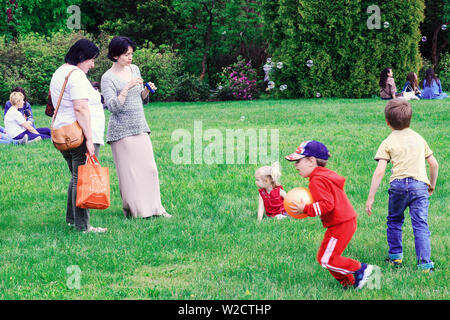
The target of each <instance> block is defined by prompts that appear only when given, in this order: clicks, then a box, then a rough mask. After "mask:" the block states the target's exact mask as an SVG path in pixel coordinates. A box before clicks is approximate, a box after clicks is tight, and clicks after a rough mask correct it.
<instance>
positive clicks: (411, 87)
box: [402, 72, 422, 99]
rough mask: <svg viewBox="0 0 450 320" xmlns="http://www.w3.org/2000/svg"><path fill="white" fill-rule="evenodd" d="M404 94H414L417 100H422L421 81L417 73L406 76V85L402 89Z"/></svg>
mask: <svg viewBox="0 0 450 320" xmlns="http://www.w3.org/2000/svg"><path fill="white" fill-rule="evenodd" d="M404 92H414V94H415V95H416V97H417V98H419V99H420V98H421V94H422V92H421V91H420V89H419V80H418V78H417V74H416V73H415V72H410V73H408V75H407V76H406V83H405V85H404V86H403V89H402V93H404Z"/></svg>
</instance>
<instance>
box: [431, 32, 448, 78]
mask: <svg viewBox="0 0 450 320" xmlns="http://www.w3.org/2000/svg"><path fill="white" fill-rule="evenodd" d="M440 30H441V25H439V26H436V29H434V33H433V41H432V43H431V64H432V65H433V68H434V69H435V70H436V68H437V67H438V65H439V56H440V54H441V52H442V50H444V49H445V47H446V46H447V44H448V41H447V39H444V42H443V43H442V45H441V46H440V47H438V34H439V31H440Z"/></svg>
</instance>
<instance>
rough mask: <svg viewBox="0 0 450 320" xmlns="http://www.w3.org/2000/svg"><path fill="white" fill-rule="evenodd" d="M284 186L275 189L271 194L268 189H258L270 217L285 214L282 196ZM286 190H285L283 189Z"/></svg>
mask: <svg viewBox="0 0 450 320" xmlns="http://www.w3.org/2000/svg"><path fill="white" fill-rule="evenodd" d="M281 189H283V186H278V187H276V188H273V189H272V191H270V193H267V191H266V189H264V188H262V189H258V191H259V194H260V195H261V198H262V199H263V201H264V208H265V209H266V214H267V216H269V217H275V216H276V215H278V214H280V213H284V212H285V211H286V210H284V204H283V203H284V199H283V198H282V197H281V195H280V190H281ZM283 190H284V189H283Z"/></svg>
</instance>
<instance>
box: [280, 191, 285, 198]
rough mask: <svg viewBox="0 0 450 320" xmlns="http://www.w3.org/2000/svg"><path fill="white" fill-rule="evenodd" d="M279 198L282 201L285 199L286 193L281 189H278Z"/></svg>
mask: <svg viewBox="0 0 450 320" xmlns="http://www.w3.org/2000/svg"><path fill="white" fill-rule="evenodd" d="M280 196H281V197H282V198H283V199H284V198H286V191H284V190H283V189H280Z"/></svg>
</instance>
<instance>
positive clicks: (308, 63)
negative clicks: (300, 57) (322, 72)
mask: <svg viewBox="0 0 450 320" xmlns="http://www.w3.org/2000/svg"><path fill="white" fill-rule="evenodd" d="M306 66H307V67H308V68H311V67H312V66H313V61H312V60H308V61H306Z"/></svg>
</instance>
